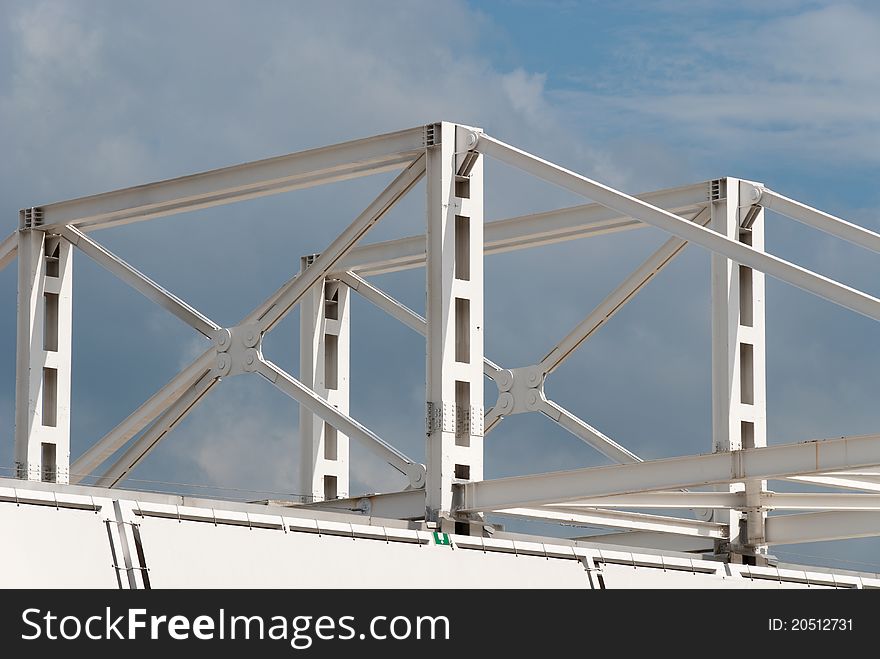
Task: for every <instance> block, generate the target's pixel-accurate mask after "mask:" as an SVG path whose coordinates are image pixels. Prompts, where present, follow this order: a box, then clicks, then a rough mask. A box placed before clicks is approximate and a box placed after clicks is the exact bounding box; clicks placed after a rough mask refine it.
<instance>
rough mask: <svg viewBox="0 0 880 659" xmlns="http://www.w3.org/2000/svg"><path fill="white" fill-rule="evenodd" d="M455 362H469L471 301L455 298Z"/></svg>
mask: <svg viewBox="0 0 880 659" xmlns="http://www.w3.org/2000/svg"><path fill="white" fill-rule="evenodd" d="M455 361H457V362H461V363H463V364H467V363H470V361H471V301H470V300H468V299H467V298H461V297H457V298H455Z"/></svg>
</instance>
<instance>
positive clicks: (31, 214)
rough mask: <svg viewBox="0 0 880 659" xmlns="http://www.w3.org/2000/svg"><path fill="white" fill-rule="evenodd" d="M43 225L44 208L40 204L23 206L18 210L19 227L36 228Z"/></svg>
mask: <svg viewBox="0 0 880 659" xmlns="http://www.w3.org/2000/svg"><path fill="white" fill-rule="evenodd" d="M41 226H43V209H42V208H40V207H39V206H33V207H31V208H23V209H21V210H20V211H18V228H19V229H34V228H36V227H41Z"/></svg>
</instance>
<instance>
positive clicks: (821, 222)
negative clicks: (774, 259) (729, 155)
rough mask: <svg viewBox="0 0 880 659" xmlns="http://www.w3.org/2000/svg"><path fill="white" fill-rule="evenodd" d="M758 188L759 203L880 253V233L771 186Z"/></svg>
mask: <svg viewBox="0 0 880 659" xmlns="http://www.w3.org/2000/svg"><path fill="white" fill-rule="evenodd" d="M757 189H758V191H759V192H760V194H761V196H760V199H759V201H758V203H759V204H761V206H763V207H764V208H769V209H770V210H772V211H776V212H777V213H780V214H782V215H785V216H786V217H789V218H791V219H792V220H797V221H798V222H801V223H802V224H806V225H807V226H810V227H813V228H814V229H819V231H824V232H825V233H827V234H830V235H832V236H836V237H837V238H841V239H843V240H846V241H848V242H850V243H852V244H853V245H858V246H859V247H864V248H865V249H869V250H871V251H873V252H877V253H880V234H877V233H874V232H873V231H870V230H868V229H865V228H864V227H860V226H859V225H858V224H852V223H851V222H847V221H846V220H842V219H840V218H839V217H834V216H833V215H831V214H829V213H825V212H823V211H820V210H817V209H815V208H812V207H811V206H807V205H806V204H802V203H801V202H799V201H795V200H794V199H789V198H788V197H784V196H782V195H781V194H779V193H778V192H774V191H773V190H770V189H769V188H765V187H763V186H760V185H758V186H757Z"/></svg>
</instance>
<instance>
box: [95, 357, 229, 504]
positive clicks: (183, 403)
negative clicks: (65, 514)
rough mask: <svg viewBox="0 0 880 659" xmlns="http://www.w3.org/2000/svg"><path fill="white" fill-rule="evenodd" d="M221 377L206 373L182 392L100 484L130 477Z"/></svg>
mask: <svg viewBox="0 0 880 659" xmlns="http://www.w3.org/2000/svg"><path fill="white" fill-rule="evenodd" d="M218 381H219V380H218V378H217V377H215V376H214V375H213V374H212V373H211V372H210V371H209V372H206V373H204V374H203V375H202V376H201V377H200V378H199V379H198V380H196V382H195V383H194V384H193V385H192V386H191V387H189V388H188V389H187V390H186V391H184V392H183V393H182V395H181V396H180V398H178V399H177V400H175V401H174V402H173V403H172V404H171V405H170V406H169V407H168V409H167V410H165V412H164V413H163V414H162V415H161V416H160V417H159V418H158V419H156V420H155V421H154V422H153V425H152V426H150V428H148V429H147V430H146V431H145V432H144V434H143V435H141V436H140V437H138V438H137V439H136V440H135V441H134V442H133V443H132V444H131V446H130V447H129V448H128V449H126V451H125V453H123V454H122V456H121V457H120V458H119V459H118V460H117V461H116V462H114V463H113V464H112V465H111V466H110V467H108V468H107V469H106V470H105V471H104V473H103V474H101V476H99V477H98V479H97V483H96V484H98V485H103V486H105V487H116V486H117V485H119V483H120V482H121V481H123V480H124V479H125V478H127V477H128V476H129V475H130V474H131V472H132V471H133V470H134V469H135V467H137V466H138V464H140V462H141V461H143V460H144V459H145V458H146V457H147V456H148V455H149V454H150V452H152V451H153V449H155V448H156V446H157V445H158V444H159V442H161V441H162V440H163V439H164V438H165V436H166V435H167V434H168V433H169V432H171V431H172V430H173V429H174V428H175V426H177V425H178V424H179V423H180V422H181V421H183V419H184V418H185V417H186V415H187V414H189V413H190V412H191V411H192V409H193V408H194V407H195V406H196V405H198V403H199V402H200V401H201V400H202V399H203V398H204V397H205V396H206V395H207V393H208V392H209V391H210V390H211V388H212V387H213V386H214V385H216V384H217V382H218Z"/></svg>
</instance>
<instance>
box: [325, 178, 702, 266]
mask: <svg viewBox="0 0 880 659" xmlns="http://www.w3.org/2000/svg"><path fill="white" fill-rule="evenodd" d="M638 198H639V199H642V200H644V201H646V202H649V203H651V204H654V205H656V206H659V207H661V208H666V209H669V210H670V211H672V212H675V213H696V212H698V211H699V209H700V208H701V207H705V205H706V204H707V203H708V201H709V183H708V182H703V183H696V184H694V185H688V186H684V187H681V188H671V189H668V190H657V191H655V192H648V193H645V194H642V195H639V196H638ZM644 226H646V225H645V223H644V222H640V221H638V220H634V219H632V218H630V217H628V216H625V215H621V214H620V213H618V212H616V211H613V210H609V209H608V208H606V207H604V206H602V205H601V204H583V205H580V206H573V207H571V208H562V209H559V210H552V211H546V212H543V213H532V214H529V215H522V216H519V217H511V218H507V219H504V220H494V221H492V222H486V224H485V225H484V226H483V254H484V255H489V254H501V253H503V252H510V251H513V250H518V249H527V248H530V247H538V246H540V245H550V244H554V243H559V242H565V241H568V240H577V239H580V238H589V237H592V236H599V235H604V234H608V233H617V232H619V231H630V230H632V229H640V228H642V227H644ZM425 258H426V257H425V236H423V235H421V236H409V237H407V238H400V239H397V240H389V241H384V242H380V243H372V244H369V245H361V246H359V247H356V248H355V249H353V250H352V251H351V253H350V254H349V255H348V256H347V257H346V258H345V259H343V260H342V261H341V263H340V265H339V271H340V272H342V271H344V270H353V271H355V272H357V273H358V274H360V275H363V276H365V277H366V276H372V275H378V274H382V273H386V272H397V271H399V270H410V269H413V268H421V267H424V265H425Z"/></svg>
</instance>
